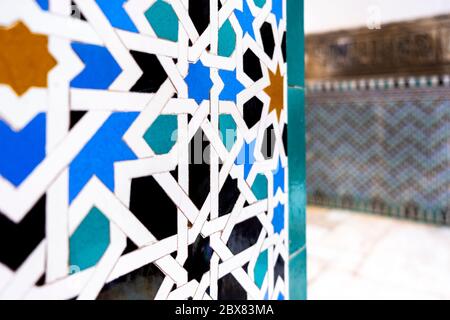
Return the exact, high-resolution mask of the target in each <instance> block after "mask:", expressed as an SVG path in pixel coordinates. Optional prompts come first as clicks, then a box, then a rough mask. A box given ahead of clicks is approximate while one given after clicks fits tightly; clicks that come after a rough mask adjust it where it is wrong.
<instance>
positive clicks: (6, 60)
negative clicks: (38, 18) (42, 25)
mask: <svg viewBox="0 0 450 320" xmlns="http://www.w3.org/2000/svg"><path fill="white" fill-rule="evenodd" d="M47 44H48V37H47V36H45V35H38V34H34V33H31V31H30V30H29V29H28V28H27V26H26V25H24V24H23V23H22V22H18V23H16V24H15V25H13V26H12V27H8V28H0V83H3V84H7V85H9V86H11V88H12V89H13V90H14V91H15V92H16V93H17V95H19V96H21V95H23V94H24V93H25V92H26V91H27V90H28V89H29V88H31V87H47V74H48V72H49V71H50V70H51V69H52V68H53V67H54V66H55V65H56V61H55V59H54V58H53V57H52V56H51V55H50V53H49V52H48V46H47Z"/></svg>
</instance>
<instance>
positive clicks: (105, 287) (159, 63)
mask: <svg viewBox="0 0 450 320" xmlns="http://www.w3.org/2000/svg"><path fill="white" fill-rule="evenodd" d="M0 12H1V14H0V44H1V46H2V50H0V51H1V52H0V69H1V70H0V150H1V152H2V157H1V159H0V298H7V299H12V298H15V299H74V298H76V299H188V298H193V299H284V298H286V299H287V298H289V288H288V285H289V283H288V279H289V270H288V259H289V254H288V229H289V228H288V221H289V219H288V218H289V217H288V202H287V193H288V188H287V177H288V168H287V155H286V150H285V149H284V148H285V147H284V145H285V144H284V143H283V131H284V132H285V131H286V128H287V104H286V102H287V97H286V96H287V94H286V93H287V89H286V82H287V79H286V78H287V77H286V74H287V63H286V61H285V57H284V54H283V52H285V48H283V43H284V42H283V39H284V38H285V32H286V19H285V14H286V8H285V1H284V0H273V1H271V0H267V1H258V0H128V1H125V0H74V1H70V0H21V1H16V0H2V1H1V2H0ZM263 25H264V26H265V27H264V28H262V26H263ZM261 30H264V32H261ZM17 35H19V36H17ZM268 47H269V48H271V49H270V50H269V53H270V55H268V54H267V53H266V51H267V50H265V49H267V48H268ZM272 47H273V49H272ZM18 48H21V50H19V49H18ZM24 63H25V64H26V63H28V65H24ZM24 67H25V68H24ZM7 70H10V71H11V73H10V74H7V73H6V71H7ZM249 101H254V102H256V104H255V103H249ZM246 106H248V108H249V109H248V110H246V109H245V108H246ZM269 129H270V131H271V134H270V136H271V137H273V138H274V139H272V140H271V143H272V145H273V147H272V149H271V157H270V158H269V157H265V155H264V154H263V150H266V149H267V148H265V147H263V143H264V141H267V139H266V137H267V132H268V130H269ZM285 133H286V132H285Z"/></svg>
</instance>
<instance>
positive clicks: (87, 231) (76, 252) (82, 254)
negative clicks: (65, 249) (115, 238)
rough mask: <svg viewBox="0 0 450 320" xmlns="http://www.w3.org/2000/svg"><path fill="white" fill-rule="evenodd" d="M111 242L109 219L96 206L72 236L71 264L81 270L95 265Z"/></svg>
mask: <svg viewBox="0 0 450 320" xmlns="http://www.w3.org/2000/svg"><path fill="white" fill-rule="evenodd" d="M109 243H110V238H109V220H108V219H107V218H106V217H105V216H104V215H103V213H102V212H101V211H100V210H98V209H97V208H95V207H94V208H92V210H91V211H89V213H88V215H87V216H86V218H84V220H83V221H82V222H81V224H80V225H79V226H78V228H77V229H76V230H75V232H74V233H73V235H72V236H71V237H70V264H71V265H73V266H77V267H78V268H79V269H80V270H85V269H88V268H90V267H92V266H95V265H96V264H97V262H98V261H99V260H100V259H101V258H102V256H103V254H104V253H105V251H106V249H107V248H108V246H109Z"/></svg>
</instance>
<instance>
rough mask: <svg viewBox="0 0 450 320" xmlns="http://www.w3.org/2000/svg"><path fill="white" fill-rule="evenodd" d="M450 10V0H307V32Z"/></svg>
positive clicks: (363, 24)
mask: <svg viewBox="0 0 450 320" xmlns="http://www.w3.org/2000/svg"><path fill="white" fill-rule="evenodd" d="M444 13H450V0H305V32H306V33H316V32H325V31H333V30H339V29H344V28H354V27H364V26H367V24H368V23H370V24H372V23H373V22H375V21H377V20H379V21H380V22H381V26H382V24H383V23H387V22H395V21H403V20H410V19H414V18H421V17H429V16H433V15H438V14H444Z"/></svg>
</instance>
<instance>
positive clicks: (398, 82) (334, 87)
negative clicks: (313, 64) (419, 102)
mask: <svg viewBox="0 0 450 320" xmlns="http://www.w3.org/2000/svg"><path fill="white" fill-rule="evenodd" d="M430 87H450V75H439V76H437V75H431V76H420V77H412V76H411V77H396V78H394V77H390V78H379V79H373V78H371V79H356V78H355V79H351V80H310V81H306V89H307V90H308V91H309V92H330V91H331V92H332V91H336V92H344V91H367V90H371V91H373V90H388V89H398V88H400V89H401V88H405V89H406V88H430Z"/></svg>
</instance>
